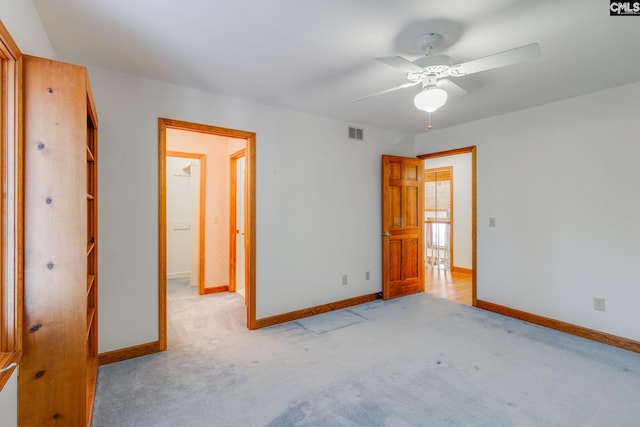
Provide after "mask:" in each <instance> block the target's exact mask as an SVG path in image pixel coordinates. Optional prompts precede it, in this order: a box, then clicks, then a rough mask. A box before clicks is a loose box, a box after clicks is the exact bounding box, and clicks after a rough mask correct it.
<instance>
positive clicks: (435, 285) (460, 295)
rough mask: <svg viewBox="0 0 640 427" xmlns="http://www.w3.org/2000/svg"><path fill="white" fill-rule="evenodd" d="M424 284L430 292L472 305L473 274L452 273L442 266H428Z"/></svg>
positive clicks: (427, 291) (426, 290)
mask: <svg viewBox="0 0 640 427" xmlns="http://www.w3.org/2000/svg"><path fill="white" fill-rule="evenodd" d="M424 285H425V292H426V293H428V294H431V295H436V296H439V297H441V298H446V299H450V300H453V301H457V302H459V303H461V304H467V305H472V299H473V296H472V276H471V274H464V273H452V272H451V271H449V270H445V269H442V268H436V267H432V266H427V267H426V268H425V275H424Z"/></svg>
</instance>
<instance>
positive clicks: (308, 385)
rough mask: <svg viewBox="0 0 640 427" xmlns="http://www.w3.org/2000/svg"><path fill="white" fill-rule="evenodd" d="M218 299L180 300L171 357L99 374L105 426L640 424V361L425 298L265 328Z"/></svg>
mask: <svg viewBox="0 0 640 427" xmlns="http://www.w3.org/2000/svg"><path fill="white" fill-rule="evenodd" d="M209 297H214V298H215V297H216V296H215V295H212V296H207V297H206V298H204V297H184V298H182V299H180V298H179V299H178V300H177V301H172V302H171V303H170V306H172V309H175V310H176V311H175V318H176V319H178V318H179V319H181V320H180V321H182V322H184V324H182V325H181V326H180V327H179V328H176V329H175V330H174V332H176V331H178V330H182V331H187V332H185V333H186V335H185V336H183V337H182V338H181V339H182V341H180V344H179V345H177V346H175V347H174V348H173V349H170V350H168V351H166V352H164V353H160V354H155V355H150V356H145V357H141V358H138V359H133V360H129V361H125V362H121V363H116V364H112V365H106V366H103V367H101V368H100V371H99V377H98V386H97V394H96V400H95V408H94V418H93V426H94V427H102V426H109V427H113V426H239V427H253V426H273V427H275V426H308V427H312V426H313V427H328V426H385V427H407V426H492V427H493V426H608V427H610V426H634V425H639V423H640V421H639V420H640V403H639V402H640V355H638V354H636V353H632V352H628V351H624V350H621V349H617V348H613V347H609V346H606V345H602V344H598V343H595V342H591V341H588V340H584V339H581V338H577V337H574V336H569V335H566V334H563V333H559V332H556V331H552V330H549V329H545V328H541V327H538V326H535V325H531V324H527V323H524V322H522V321H518V320H514V319H510V318H506V317H503V316H500V315H497V314H493V313H489V312H486V311H483V310H479V309H476V308H473V307H469V306H465V305H460V304H456V303H453V302H450V301H447V300H443V299H440V298H437V297H433V296H430V295H427V294H417V295H412V296H409V297H404V298H401V299H397V300H392V301H374V302H371V303H368V304H364V305H361V306H356V307H352V308H349V309H345V310H340V311H335V312H332V313H327V314H323V315H320V316H315V317H310V318H306V319H301V320H299V321H296V322H290V323H287V324H282V325H277V326H274V327H271V328H266V329H262V330H257V331H247V330H245V329H244V327H243V326H242V322H243V320H242V319H243V317H242V316H243V315H244V313H243V312H242V310H240V312H239V311H238V307H242V306H241V305H238V304H237V303H238V301H239V302H240V304H241V303H242V300H241V298H240V299H239V300H238V299H236V305H235V306H234V304H231V303H229V300H230V299H232V298H227V300H226V301H225V298H226V297H229V294H224V295H223V298H220V300H222V301H223V304H222V305H221V306H220V307H219V308H217V309H207V308H205V306H206V304H205V303H204V302H203V301H206V299H210V298H209ZM231 297H233V295H231ZM189 298H191V299H196V300H198V301H197V302H196V303H195V307H197V308H194V305H191V304H187V303H186V302H187V300H188V299H189ZM212 300H213V299H212ZM180 301H182V302H180ZM174 303H176V304H174ZM179 307H181V308H179ZM180 310H183V312H182V313H180Z"/></svg>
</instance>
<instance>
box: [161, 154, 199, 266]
mask: <svg viewBox="0 0 640 427" xmlns="http://www.w3.org/2000/svg"><path fill="white" fill-rule="evenodd" d="M195 162H198V163H199V160H195V159H185V158H183V157H169V156H168V157H167V184H166V185H167V187H166V189H167V277H168V278H169V279H174V278H177V277H189V276H190V275H191V274H190V273H191V257H192V256H191V255H192V250H191V248H192V238H194V237H195V239H194V240H197V239H198V234H197V233H192V232H191V230H192V228H193V226H194V225H195V226H197V221H196V224H193V221H192V204H193V203H192V194H191V186H192V184H191V181H192V177H191V172H189V173H187V172H185V171H184V170H183V168H184V167H185V165H186V164H187V163H194V164H195ZM196 180H197V181H199V180H200V177H199V176H197V177H196ZM194 196H195V198H196V199H199V196H200V194H199V193H198V194H195V195H194ZM195 253H196V254H197V253H198V252H197V251H196V252H195Z"/></svg>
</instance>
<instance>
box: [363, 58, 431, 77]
mask: <svg viewBox="0 0 640 427" xmlns="http://www.w3.org/2000/svg"><path fill="white" fill-rule="evenodd" d="M374 59H375V60H376V61H380V62H382V63H383V64H387V65H388V66H390V67H393V68H396V69H398V70H402V71H404V72H406V73H423V72H424V68H422V67H421V66H419V65H416V64H414V63H413V62H411V61H409V60H408V59H404V58H403V57H401V56H385V57H382V58H374Z"/></svg>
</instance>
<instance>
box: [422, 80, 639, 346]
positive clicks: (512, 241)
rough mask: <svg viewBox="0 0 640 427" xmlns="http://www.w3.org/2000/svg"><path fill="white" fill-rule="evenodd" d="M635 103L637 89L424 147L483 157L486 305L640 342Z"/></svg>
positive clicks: (481, 294)
mask: <svg viewBox="0 0 640 427" xmlns="http://www.w3.org/2000/svg"><path fill="white" fill-rule="evenodd" d="M638 99H640V83H635V84H631V85H626V86H622V87H618V88H613V89H609V90H605V91H601V92H596V93H593V94H590V95H585V96H580V97H576V98H571V99H567V100H563V101H560V102H556V103H553V104H548V105H544V106H540V107H536V108H532V109H528V110H523V111H518V112H514V113H511V114H507V115H503V116H499V117H494V118H490V119H486V120H481V121H477V122H474V123H469V124H466V125H462V126H457V127H454V128H449V129H443V130H441V131H432V132H429V133H426V134H423V135H419V136H417V137H416V153H427V152H436V151H441V150H445V149H450V148H455V147H463V146H469V145H476V146H477V147H478V148H477V157H476V161H477V197H478V199H477V208H478V230H477V231H478V254H477V255H478V272H477V274H478V298H479V299H482V300H487V301H491V302H494V303H497V304H502V305H506V306H509V307H513V308H516V309H519V310H524V311H527V312H531V313H535V314H539V315H543V316H547V317H551V318H554V319H558V320H563V321H566V322H570V323H573V324H577V325H581V326H584V327H587V328H592V329H596V330H600V331H603V332H607V333H611V334H614V335H618V336H622V337H626V338H630V339H634V340H640V327H639V325H640V310H638V307H637V301H639V300H640V286H638V279H637V260H638V259H639V258H640V245H638V242H640V222H639V221H638V211H640V190H638V182H640V168H639V167H638V159H639V158H640V144H638V131H637V121H638V117H639V116H640V104H639V103H638ZM489 217H495V218H496V228H489V226H488V221H489ZM593 297H603V298H605V299H606V312H599V311H594V310H593Z"/></svg>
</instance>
